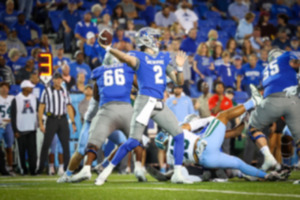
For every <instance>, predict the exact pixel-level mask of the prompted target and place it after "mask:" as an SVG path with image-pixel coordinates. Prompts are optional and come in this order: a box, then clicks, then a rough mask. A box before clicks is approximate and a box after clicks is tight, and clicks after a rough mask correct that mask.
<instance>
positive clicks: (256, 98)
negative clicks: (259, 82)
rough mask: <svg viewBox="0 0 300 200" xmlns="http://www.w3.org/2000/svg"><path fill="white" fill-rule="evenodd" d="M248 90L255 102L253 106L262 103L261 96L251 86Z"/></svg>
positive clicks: (251, 85)
mask: <svg viewBox="0 0 300 200" xmlns="http://www.w3.org/2000/svg"><path fill="white" fill-rule="evenodd" d="M250 89H251V99H253V101H254V102H255V106H258V105H259V104H260V103H261V102H262V100H263V97H262V96H261V94H260V93H259V91H258V90H257V88H256V87H255V86H254V85H253V84H250Z"/></svg>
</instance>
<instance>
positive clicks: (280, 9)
mask: <svg viewBox="0 0 300 200" xmlns="http://www.w3.org/2000/svg"><path fill="white" fill-rule="evenodd" d="M278 14H286V15H287V16H288V17H292V11H291V9H290V8H289V7H288V6H286V5H284V0H276V3H274V4H273V5H272V8H271V16H272V18H273V19H274V18H276V16H277V15H278Z"/></svg>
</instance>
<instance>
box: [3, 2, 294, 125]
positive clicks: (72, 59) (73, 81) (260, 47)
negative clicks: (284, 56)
mask: <svg viewBox="0 0 300 200" xmlns="http://www.w3.org/2000/svg"><path fill="white" fill-rule="evenodd" d="M145 26H150V27H152V28H155V29H157V30H158V31H159V32H160V35H159V38H158V41H159V48H160V50H161V51H168V52H170V53H171V56H173V58H174V57H175V54H176V52H178V51H179V50H182V51H184V52H186V54H187V56H188V59H187V61H186V63H185V65H184V79H185V81H184V86H183V88H181V87H177V86H176V85H175V86H173V85H172V83H168V90H167V91H168V92H170V94H167V97H168V96H170V97H169V98H170V99H167V100H166V104H167V106H170V107H173V106H175V105H176V104H180V105H181V103H180V102H179V101H180V99H181V97H182V94H183V93H184V96H185V97H184V99H182V101H183V102H185V101H190V102H189V103H188V107H187V108H186V109H187V110H186V113H182V111H178V112H179V113H180V119H179V121H182V120H183V118H184V116H182V115H187V114H191V113H197V114H200V116H201V117H205V116H209V115H211V114H213V115H215V114H216V113H217V112H215V111H212V110H211V109H212V108H213V107H211V106H210V105H209V104H210V103H209V101H210V98H211V96H212V94H213V93H215V92H217V91H219V92H220V93H224V94H226V95H227V96H228V97H226V98H228V99H230V100H232V101H234V100H235V101H236V102H238V101H239V100H240V98H242V99H247V97H248V96H249V95H250V90H249V85H250V84H254V85H255V86H257V87H259V86H261V82H262V78H263V70H264V68H265V67H266V66H267V65H268V52H269V51H270V50H271V49H272V48H280V49H282V50H287V51H300V0H254V1H253V0H206V1H204V0H161V1H158V0H26V1H25V0H0V81H3V82H8V83H9V84H10V89H11V90H10V93H11V94H13V95H16V94H17V93H18V92H19V91H20V89H18V87H19V84H20V83H21V82H22V81H23V80H27V79H28V80H31V81H32V82H33V83H34V84H35V85H36V88H38V89H39V91H38V92H36V94H37V96H38V95H40V94H41V91H42V90H43V84H41V82H39V79H38V73H37V70H38V55H39V53H41V52H50V53H52V54H53V68H54V71H55V72H59V73H61V74H62V77H63V80H64V85H65V87H66V88H67V90H68V91H69V92H70V93H76V94H78V93H81V94H83V93H84V91H85V89H86V86H87V85H88V84H89V83H91V79H90V77H91V71H92V70H93V69H94V68H96V67H98V66H100V65H101V63H102V62H103V59H104V56H105V53H106V52H105V50H104V49H103V48H102V47H101V46H100V45H99V44H98V42H97V38H98V33H99V32H101V30H102V29H104V28H109V29H111V30H113V33H114V35H113V41H112V46H113V47H114V48H118V49H119V50H122V51H124V52H129V51H131V50H134V49H135V48H136V46H135V33H136V32H137V30H138V29H139V28H141V27H145ZM50 41H54V43H55V44H54V43H53V42H50ZM70 55H71V56H70ZM218 85H221V86H222V88H221V89H219V88H218ZM221 86H220V87H221ZM217 88H218V89H217ZM173 90H174V91H173ZM174 93H175V97H174V96H173V95H174ZM38 97H39V96H38ZM174 98H175V99H174ZM216 101H218V100H216ZM220 101H222V100H220ZM182 104H185V103H182ZM177 109H179V110H181V109H182V108H177ZM221 110H222V109H221ZM174 112H176V108H174Z"/></svg>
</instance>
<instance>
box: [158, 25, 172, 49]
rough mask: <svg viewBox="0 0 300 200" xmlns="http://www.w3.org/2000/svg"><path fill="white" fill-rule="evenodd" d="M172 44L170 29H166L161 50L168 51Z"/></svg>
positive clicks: (161, 42)
mask: <svg viewBox="0 0 300 200" xmlns="http://www.w3.org/2000/svg"><path fill="white" fill-rule="evenodd" d="M171 42H172V39H171V32H170V31H169V29H168V28H166V29H164V30H163V36H162V40H161V41H160V49H161V50H166V49H167V48H168V46H169V45H170V44H171Z"/></svg>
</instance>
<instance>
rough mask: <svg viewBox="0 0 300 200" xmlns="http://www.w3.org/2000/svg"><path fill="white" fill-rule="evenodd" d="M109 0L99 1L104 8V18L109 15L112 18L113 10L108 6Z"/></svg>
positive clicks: (102, 14)
mask: <svg viewBox="0 0 300 200" xmlns="http://www.w3.org/2000/svg"><path fill="white" fill-rule="evenodd" d="M107 1H108V0H99V3H100V5H101V7H102V12H101V15H100V16H101V17H103V16H104V15H105V14H108V15H109V16H112V9H111V7H110V6H109V5H107Z"/></svg>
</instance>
